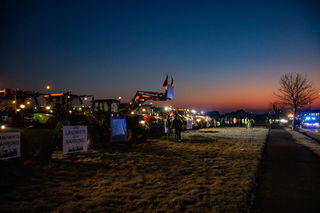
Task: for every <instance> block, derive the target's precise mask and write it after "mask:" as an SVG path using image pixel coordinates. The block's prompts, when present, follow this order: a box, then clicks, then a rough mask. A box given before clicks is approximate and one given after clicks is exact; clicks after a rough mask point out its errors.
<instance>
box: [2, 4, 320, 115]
mask: <svg viewBox="0 0 320 213" xmlns="http://www.w3.org/2000/svg"><path fill="white" fill-rule="evenodd" d="M319 11H320V2H319V1H316V0H314V1H311V0H310V1H308V0H301V1H294V0H291V1H280V0H279V1H272V0H269V1H262V0H261V1H237V0H234V1H222V0H221V1H214V0H212V1H188V0H183V1H165V0H164V1H139V0H135V1H134V0H131V1H120V0H115V1H102V0H101V1H93V0H90V1H89V0H88V1H80V0H77V1H59V0H55V1H50V0H48V1H31V0H30V1H1V3H0V29H1V35H0V88H4V87H5V88H21V89H24V90H35V91H40V92H44V86H45V85H47V84H50V85H51V87H52V88H53V89H52V91H53V92H60V91H67V90H72V91H73V92H74V93H76V94H86V95H94V96H95V97H96V98H117V97H119V96H121V97H123V101H124V102H127V101H129V100H130V99H131V98H133V96H134V94H135V92H136V91H137V90H145V91H159V92H162V91H163V90H164V89H163V88H162V83H163V81H164V79H165V77H166V75H167V74H168V75H169V76H173V78H174V83H175V97H174V99H173V100H171V101H167V102H161V103H158V105H160V106H165V105H172V106H174V107H185V108H195V109H198V110H218V111H228V110H237V109H245V110H248V111H250V110H269V109H270V108H271V104H270V103H271V102H273V101H274V100H275V96H274V92H276V91H277V88H279V79H280V77H281V76H282V75H283V74H285V73H290V72H293V73H301V74H305V75H307V77H308V78H309V79H310V80H311V81H312V82H313V86H314V87H315V88H316V89H317V91H319V97H320V85H319V82H320V21H319V20H320V12H319ZM154 104H156V103H154ZM310 108H320V100H319V99H318V100H317V101H315V103H314V104H312V105H311V106H310Z"/></svg>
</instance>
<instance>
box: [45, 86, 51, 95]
mask: <svg viewBox="0 0 320 213" xmlns="http://www.w3.org/2000/svg"><path fill="white" fill-rule="evenodd" d="M50 89H51V86H50V85H47V86H46V90H47V91H48V93H50Z"/></svg>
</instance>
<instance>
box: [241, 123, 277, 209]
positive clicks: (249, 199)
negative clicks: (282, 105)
mask: <svg viewBox="0 0 320 213" xmlns="http://www.w3.org/2000/svg"><path fill="white" fill-rule="evenodd" d="M270 131H271V129H269V130H268V133H267V136H266V139H265V142H264V144H263V145H262V149H261V155H260V156H261V158H260V159H259V164H258V166H257V169H256V171H255V174H254V181H253V182H252V185H251V187H250V189H249V192H248V195H247V198H246V202H245V203H246V208H243V209H240V212H251V209H252V206H253V204H254V201H255V198H256V197H255V194H256V191H257V188H258V182H259V174H260V171H261V168H262V161H263V157H264V155H265V150H266V148H267V145H268V141H269V137H270Z"/></svg>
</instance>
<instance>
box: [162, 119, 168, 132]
mask: <svg viewBox="0 0 320 213" xmlns="http://www.w3.org/2000/svg"><path fill="white" fill-rule="evenodd" d="M163 122H164V133H167V132H168V127H167V119H166V118H165V119H163Z"/></svg>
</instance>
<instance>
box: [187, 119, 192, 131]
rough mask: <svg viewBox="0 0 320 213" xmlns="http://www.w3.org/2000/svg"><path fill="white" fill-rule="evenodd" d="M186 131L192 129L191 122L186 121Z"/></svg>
mask: <svg viewBox="0 0 320 213" xmlns="http://www.w3.org/2000/svg"><path fill="white" fill-rule="evenodd" d="M187 129H192V120H191V119H187Z"/></svg>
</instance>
